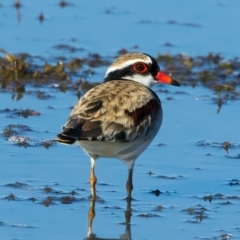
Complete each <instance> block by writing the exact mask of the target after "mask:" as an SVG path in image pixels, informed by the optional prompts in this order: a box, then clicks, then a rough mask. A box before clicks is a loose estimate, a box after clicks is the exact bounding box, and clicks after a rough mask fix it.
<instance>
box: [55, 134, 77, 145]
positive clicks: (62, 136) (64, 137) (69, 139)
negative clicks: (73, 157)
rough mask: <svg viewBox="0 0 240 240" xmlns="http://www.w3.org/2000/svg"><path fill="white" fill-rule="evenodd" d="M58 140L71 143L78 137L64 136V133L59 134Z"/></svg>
mask: <svg viewBox="0 0 240 240" xmlns="http://www.w3.org/2000/svg"><path fill="white" fill-rule="evenodd" d="M56 140H57V141H58V142H60V143H65V144H69V145H70V144H73V143H74V142H75V141H76V139H74V138H71V137H67V136H64V135H63V134H62V133H60V134H58V135H57V139H56Z"/></svg>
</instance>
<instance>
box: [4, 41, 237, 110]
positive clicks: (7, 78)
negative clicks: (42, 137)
mask: <svg viewBox="0 0 240 240" xmlns="http://www.w3.org/2000/svg"><path fill="white" fill-rule="evenodd" d="M55 48H56V49H59V50H62V49H65V50H66V49H67V50H68V51H72V47H71V46H68V45H58V46H55ZM0 52H1V53H2V54H1V55H2V57H0V66H1V67H0V85H1V89H2V90H4V91H11V92H12V98H16V99H17V100H20V99H21V98H22V97H23V95H24V94H35V95H36V96H37V97H38V98H40V99H46V98H49V97H51V96H49V95H48V94H46V93H44V92H43V91H39V90H38V91H35V92H34V91H29V90H27V88H26V87H27V86H32V87H35V88H36V89H38V88H39V87H44V86H52V87H55V88H56V89H58V90H59V91H62V92H66V91H75V92H76V94H77V95H78V97H80V96H81V95H82V93H83V92H85V91H87V90H89V89H90V88H91V87H93V86H95V85H96V84H98V83H96V82H94V83H91V82H90V81H89V80H88V77H89V76H90V75H94V74H95V73H96V72H97V68H98V67H103V66H104V67H107V66H109V64H110V63H111V61H112V59H111V58H110V57H108V58H106V57H103V56H100V55H99V54H89V55H88V56H87V57H83V58H73V59H66V58H65V57H63V56H59V57H58V58H56V59H54V60H51V63H50V62H49V61H48V60H47V59H44V58H43V57H41V56H31V55H29V54H27V53H20V54H16V55H12V54H9V53H7V52H6V51H5V50H3V49H0ZM125 52H127V50H125V49H121V50H120V51H119V52H118V53H117V54H118V55H119V54H122V53H125ZM114 58H115V57H114ZM156 58H157V61H158V62H159V65H160V66H161V68H162V69H163V70H164V71H165V72H167V73H169V74H171V75H172V76H173V78H175V79H177V80H178V81H180V82H181V85H185V86H186V85H188V86H192V87H196V86H199V85H200V86H204V87H207V88H209V89H211V90H212V91H213V92H214V93H215V95H216V97H214V98H213V101H214V103H216V104H217V105H218V112H219V111H220V109H221V107H222V105H223V104H225V103H226V102H227V101H232V100H236V99H239V98H240V89H239V85H240V60H239V59H238V58H234V59H225V58H223V57H222V56H220V54H215V55H214V54H211V53H210V54H208V55H207V56H199V57H190V56H186V55H182V54H178V55H174V56H173V55H171V54H170V53H167V54H158V55H157V57H156ZM59 59H60V60H59ZM52 62H54V63H52ZM100 79H101V78H100Z"/></svg>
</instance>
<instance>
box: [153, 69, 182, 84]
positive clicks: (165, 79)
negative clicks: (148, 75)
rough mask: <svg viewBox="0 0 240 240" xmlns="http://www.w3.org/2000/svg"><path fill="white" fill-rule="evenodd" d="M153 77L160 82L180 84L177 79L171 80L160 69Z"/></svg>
mask: <svg viewBox="0 0 240 240" xmlns="http://www.w3.org/2000/svg"><path fill="white" fill-rule="evenodd" d="M155 79H156V80H158V81H159V82H162V83H166V84H171V85H174V86H180V84H179V83H178V82H177V81H175V80H173V79H172V78H171V77H170V76H169V75H167V74H166V73H163V72H161V71H159V72H158V73H157V75H156V76H155Z"/></svg>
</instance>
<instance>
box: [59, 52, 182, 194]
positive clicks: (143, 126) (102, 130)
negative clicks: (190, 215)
mask: <svg viewBox="0 0 240 240" xmlns="http://www.w3.org/2000/svg"><path fill="white" fill-rule="evenodd" d="M158 83H165V84H171V85H174V86H180V84H179V83H178V82H177V81H176V80H174V79H172V77H170V76H169V75H168V74H166V73H164V72H162V71H160V68H159V66H158V63H157V61H156V59H154V58H153V57H152V56H150V55H148V54H145V53H140V52H133V53H126V54H123V55H121V56H120V57H118V58H117V59H116V60H115V61H114V62H113V63H112V64H111V65H110V66H109V67H108V69H107V71H106V74H105V77H104V80H103V82H102V83H101V84H99V85H97V86H95V87H93V88H92V89H90V90H89V91H88V92H86V93H85V95H83V96H82V97H81V98H80V100H79V101H78V102H77V104H76V105H75V107H74V108H73V109H72V111H71V113H70V116H69V118H68V120H67V122H66V124H65V125H64V126H63V127H62V132H61V133H59V134H58V135H57V138H56V140H57V141H58V142H60V143H64V144H68V145H70V144H73V143H75V142H77V143H78V144H79V146H80V147H81V148H82V149H83V150H84V151H85V153H86V154H87V155H88V156H89V157H90V163H91V170H90V180H89V182H90V187H91V194H92V197H93V198H95V197H96V188H95V185H96V182H97V178H96V175H95V163H96V160H97V159H98V158H99V157H103V158H117V159H120V160H122V161H123V162H125V163H126V164H127V166H128V178H127V182H126V190H127V199H132V197H131V194H132V190H133V182H132V178H133V170H134V163H135V161H136V159H137V158H138V156H139V155H140V154H141V153H142V152H143V151H144V150H145V149H146V148H147V147H148V146H149V144H150V143H151V142H152V140H153V139H154V137H155V136H156V134H157V133H158V131H159V129H160V126H161V124H162V118H163V112H162V107H161V101H160V99H159V97H158V96H157V94H156V93H155V92H154V91H153V90H152V89H151V87H152V86H153V85H155V84H158Z"/></svg>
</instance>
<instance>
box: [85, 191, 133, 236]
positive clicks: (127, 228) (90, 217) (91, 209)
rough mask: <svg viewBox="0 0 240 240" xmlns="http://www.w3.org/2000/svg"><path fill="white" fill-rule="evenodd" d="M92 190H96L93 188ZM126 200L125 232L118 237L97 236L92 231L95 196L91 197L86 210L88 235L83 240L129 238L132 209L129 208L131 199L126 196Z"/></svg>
mask: <svg viewBox="0 0 240 240" xmlns="http://www.w3.org/2000/svg"><path fill="white" fill-rule="evenodd" d="M94 191H96V190H95V189H94ZM95 196H96V195H95ZM126 202H127V208H126V211H125V224H124V225H125V233H124V234H122V235H120V238H104V237H103V238H99V237H97V236H96V234H94V233H93V220H94V217H95V215H96V213H95V203H96V197H92V198H91V202H90V207H89V211H88V237H87V238H85V239H84V240H110V239H111V240H117V239H119V240H120V239H122V240H123V239H124V240H131V239H132V238H131V216H132V210H131V202H132V199H129V198H126Z"/></svg>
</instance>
